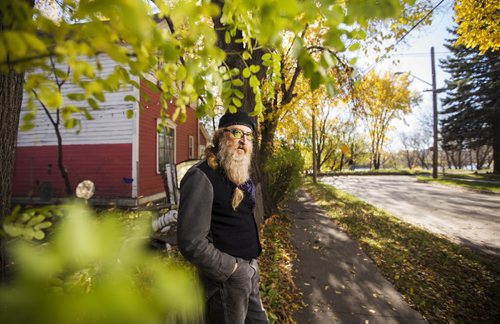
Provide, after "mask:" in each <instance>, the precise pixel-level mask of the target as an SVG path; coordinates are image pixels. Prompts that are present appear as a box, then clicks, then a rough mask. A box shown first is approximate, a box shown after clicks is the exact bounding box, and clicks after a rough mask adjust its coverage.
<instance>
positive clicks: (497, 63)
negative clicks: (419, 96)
mask: <svg viewBox="0 0 500 324" xmlns="http://www.w3.org/2000/svg"><path fill="white" fill-rule="evenodd" d="M452 32H453V33H454V34H456V30H453V31H452ZM454 43H455V40H454V39H449V40H447V44H446V45H445V46H446V47H447V48H448V49H449V50H450V51H451V52H452V56H448V57H447V58H446V59H442V60H440V66H441V67H442V68H443V70H444V71H446V72H448V73H449V74H450V75H451V77H450V78H449V79H448V80H447V81H446V83H447V91H446V97H445V98H444V99H443V100H442V103H443V110H442V112H441V115H442V119H441V133H442V141H443V148H444V149H445V150H448V151H460V152H461V151H463V150H465V149H475V148H478V147H482V146H485V145H486V146H488V145H490V146H492V148H493V160H494V167H493V171H494V173H500V95H499V92H498V89H500V58H499V57H498V55H497V54H496V53H494V52H492V51H486V52H485V53H484V54H481V53H480V52H479V50H477V49H472V48H470V49H469V48H466V47H465V46H458V47H455V46H454V45H453V44H454ZM453 156H456V157H457V158H458V155H457V154H454V155H453ZM459 160H461V159H459ZM462 164H463V163H458V165H462ZM455 165H457V164H455Z"/></svg>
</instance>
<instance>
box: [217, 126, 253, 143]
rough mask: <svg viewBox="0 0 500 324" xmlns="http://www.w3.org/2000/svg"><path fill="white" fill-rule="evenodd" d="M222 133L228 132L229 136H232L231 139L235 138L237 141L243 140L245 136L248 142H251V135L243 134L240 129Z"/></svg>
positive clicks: (225, 130) (227, 130) (250, 133)
mask: <svg viewBox="0 0 500 324" xmlns="http://www.w3.org/2000/svg"><path fill="white" fill-rule="evenodd" d="M224 132H230V133H231V134H233V137H234V138H237V139H240V138H243V136H246V137H247V140H249V141H253V133H252V132H246V133H245V132H244V131H242V130H240V129H236V128H235V129H227V128H226V129H224Z"/></svg>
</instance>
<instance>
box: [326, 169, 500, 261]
mask: <svg viewBox="0 0 500 324" xmlns="http://www.w3.org/2000/svg"><path fill="white" fill-rule="evenodd" d="M319 180H320V181H322V182H325V183H328V184H331V185H333V186H335V187H336V188H338V189H341V190H343V191H346V192H348V193H349V194H351V195H353V196H355V197H357V198H359V199H361V200H364V201H366V202H368V203H370V204H372V205H374V206H377V207H379V208H382V209H384V210H386V211H388V212H389V213H391V214H393V215H394V216H397V217H399V218H400V219H402V220H404V221H406V222H409V223H412V224H415V225H419V226H421V227H424V228H426V229H427V230H429V231H432V232H435V233H439V234H444V235H446V236H447V237H449V238H450V239H452V240H453V241H455V242H458V243H462V244H466V245H469V246H472V247H474V248H478V249H480V250H482V251H484V252H486V253H489V254H493V255H496V256H497V257H500V195H492V194H483V193H479V192H475V191H470V190H465V189H461V188H455V187H449V186H444V185H438V184H426V183H422V182H417V181H416V180H415V178H414V177H412V176H339V177H322V178H321V179H319Z"/></svg>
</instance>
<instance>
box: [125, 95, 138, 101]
mask: <svg viewBox="0 0 500 324" xmlns="http://www.w3.org/2000/svg"><path fill="white" fill-rule="evenodd" d="M123 100H125V101H131V102H135V100H136V99H135V97H134V96H132V95H126V96H125V97H124V98H123Z"/></svg>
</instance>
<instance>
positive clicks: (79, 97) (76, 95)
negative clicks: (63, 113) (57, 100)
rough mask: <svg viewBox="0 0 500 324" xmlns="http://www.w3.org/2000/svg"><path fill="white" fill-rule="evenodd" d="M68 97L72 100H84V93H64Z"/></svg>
mask: <svg viewBox="0 0 500 324" xmlns="http://www.w3.org/2000/svg"><path fill="white" fill-rule="evenodd" d="M66 97H68V99H70V100H74V101H82V100H85V95H84V94H83V93H68V94H67V95H66Z"/></svg>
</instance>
